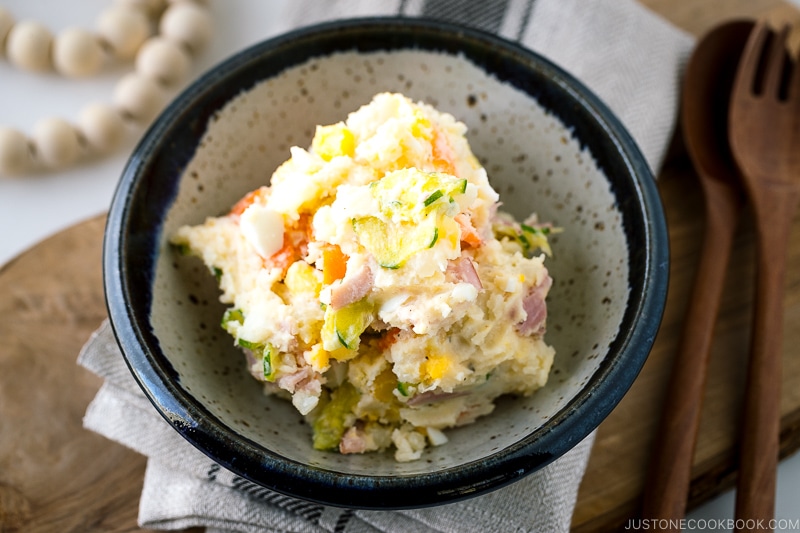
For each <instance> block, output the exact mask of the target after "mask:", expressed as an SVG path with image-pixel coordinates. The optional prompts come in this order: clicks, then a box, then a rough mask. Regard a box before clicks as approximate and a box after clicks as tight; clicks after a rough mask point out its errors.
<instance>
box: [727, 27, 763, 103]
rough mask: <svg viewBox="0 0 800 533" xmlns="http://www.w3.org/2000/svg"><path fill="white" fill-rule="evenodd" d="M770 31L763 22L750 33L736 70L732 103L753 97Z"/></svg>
mask: <svg viewBox="0 0 800 533" xmlns="http://www.w3.org/2000/svg"><path fill="white" fill-rule="evenodd" d="M769 31H770V30H769V28H768V27H767V25H766V23H765V22H763V21H760V22H758V23H756V25H755V27H754V28H753V29H752V30H751V31H750V36H749V37H748V38H747V45H746V46H745V47H744V51H743V52H742V58H741V59H740V60H739V67H738V68H737V70H736V78H735V80H734V84H733V90H732V93H731V101H732V102H733V101H736V100H737V99H742V98H748V97H749V96H751V95H752V93H753V86H754V84H755V78H756V74H757V73H758V65H759V63H760V61H761V51H762V49H763V48H764V43H765V42H766V40H767V36H768V35H769Z"/></svg>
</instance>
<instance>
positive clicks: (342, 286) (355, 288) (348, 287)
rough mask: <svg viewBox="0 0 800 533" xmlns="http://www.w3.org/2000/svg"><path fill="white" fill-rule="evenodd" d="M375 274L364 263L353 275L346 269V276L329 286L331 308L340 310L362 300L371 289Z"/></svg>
mask: <svg viewBox="0 0 800 533" xmlns="http://www.w3.org/2000/svg"><path fill="white" fill-rule="evenodd" d="M373 283H375V274H374V273H373V272H372V268H370V266H369V264H368V263H364V264H363V265H361V267H360V268H358V269H356V271H355V273H353V274H351V270H350V269H349V268H348V269H347V274H346V275H345V277H344V278H342V279H341V280H340V281H336V282H334V283H333V284H332V285H331V307H332V308H333V309H334V310H336V309H341V308H342V307H344V306H346V305H350V304H352V303H355V302H357V301H359V300H360V299H362V298H363V297H364V296H366V295H367V294H368V293H369V291H370V290H371V289H372V285H373Z"/></svg>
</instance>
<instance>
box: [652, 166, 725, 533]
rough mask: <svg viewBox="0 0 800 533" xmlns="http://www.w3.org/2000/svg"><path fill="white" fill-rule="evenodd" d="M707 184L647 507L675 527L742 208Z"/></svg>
mask: <svg viewBox="0 0 800 533" xmlns="http://www.w3.org/2000/svg"><path fill="white" fill-rule="evenodd" d="M704 186H705V187H706V203H707V205H706V207H707V209H706V213H707V216H706V230H705V236H704V241H703V247H702V254H701V257H700V263H699V265H698V270H697V273H696V275H695V280H694V288H693V293H692V298H691V301H690V304H689V309H688V311H687V314H686V318H685V322H684V326H683V327H684V329H683V336H682V338H681V342H680V344H679V350H678V353H677V355H676V358H675V361H674V363H673V368H672V374H671V376H670V382H669V386H668V389H667V396H666V401H665V404H664V405H665V407H664V411H663V415H662V418H661V425H660V428H659V431H658V433H657V434H656V438H657V439H658V442H657V443H656V446H655V448H654V449H655V453H654V454H653V456H652V458H651V461H650V470H649V474H648V478H647V484H646V487H645V493H644V504H643V508H642V515H643V517H644V518H662V519H673V520H676V522H675V523H677V520H678V519H680V518H683V517H684V515H685V512H686V497H687V494H688V492H689V484H690V482H691V471H692V458H693V452H694V447H695V442H696V440H697V433H698V427H699V422H700V411H701V407H702V398H703V391H704V389H705V384H706V376H707V369H708V360H709V358H710V352H711V342H712V339H713V336H714V325H715V322H716V317H717V314H718V312H719V305H720V299H721V296H722V290H723V285H724V279H725V272H726V270H727V266H728V260H729V258H730V253H731V246H732V243H733V236H734V232H735V229H736V222H737V220H738V214H739V209H740V207H741V197H740V195H739V194H738V193H737V192H736V191H735V190H733V189H731V188H730V186H728V185H723V184H719V183H717V182H713V181H712V182H709V183H705V184H704ZM709 187H715V189H716V190H714V191H710V190H708V188H709ZM676 531H677V530H676Z"/></svg>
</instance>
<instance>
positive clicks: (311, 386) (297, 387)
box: [277, 366, 322, 396]
mask: <svg viewBox="0 0 800 533" xmlns="http://www.w3.org/2000/svg"><path fill="white" fill-rule="evenodd" d="M277 385H278V387H280V388H282V389H283V390H286V391H289V392H291V393H292V394H294V393H296V392H298V391H303V392H307V393H309V394H312V395H315V396H319V394H320V393H321V392H322V383H321V382H320V380H319V376H318V375H317V374H316V373H315V372H314V371H313V370H312V369H311V367H307V366H304V367H302V368H300V369H298V370H297V372H294V373H293V374H287V375H284V376H281V377H280V378H278V382H277Z"/></svg>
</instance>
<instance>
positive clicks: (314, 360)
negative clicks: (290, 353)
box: [304, 344, 330, 372]
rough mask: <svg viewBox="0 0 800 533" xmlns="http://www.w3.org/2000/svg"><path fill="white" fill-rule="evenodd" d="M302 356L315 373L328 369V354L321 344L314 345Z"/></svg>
mask: <svg viewBox="0 0 800 533" xmlns="http://www.w3.org/2000/svg"><path fill="white" fill-rule="evenodd" d="M304 355H305V358H306V361H307V362H308V364H310V365H311V368H313V369H314V370H315V371H317V372H324V371H325V370H327V369H328V368H329V367H330V353H328V352H327V351H326V350H325V349H324V348H323V347H322V345H321V344H315V345H314V346H312V347H311V349H310V350H309V351H307V352H306V353H305V354H304Z"/></svg>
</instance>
